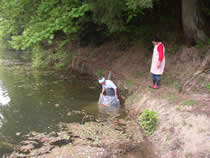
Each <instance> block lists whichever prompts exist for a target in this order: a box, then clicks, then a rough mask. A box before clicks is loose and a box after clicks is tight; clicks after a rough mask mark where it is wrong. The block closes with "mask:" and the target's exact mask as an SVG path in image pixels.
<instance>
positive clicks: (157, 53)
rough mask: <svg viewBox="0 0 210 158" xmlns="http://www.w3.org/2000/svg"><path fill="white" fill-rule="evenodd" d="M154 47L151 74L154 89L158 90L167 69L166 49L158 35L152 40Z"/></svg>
mask: <svg viewBox="0 0 210 158" xmlns="http://www.w3.org/2000/svg"><path fill="white" fill-rule="evenodd" d="M152 43H153V45H154V49H153V57H152V64H151V69H150V72H151V73H152V80H153V85H152V88H154V89H158V88H159V86H160V80H161V75H162V74H163V72H164V68H165V47H164V45H163V43H162V42H161V40H160V38H159V37H158V36H157V35H156V36H153V38H152Z"/></svg>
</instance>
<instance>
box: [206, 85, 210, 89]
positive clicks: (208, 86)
mask: <svg viewBox="0 0 210 158" xmlns="http://www.w3.org/2000/svg"><path fill="white" fill-rule="evenodd" d="M206 88H207V89H208V90H209V91H210V83H207V84H206Z"/></svg>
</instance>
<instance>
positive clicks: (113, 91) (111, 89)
mask: <svg viewBox="0 0 210 158" xmlns="http://www.w3.org/2000/svg"><path fill="white" fill-rule="evenodd" d="M98 82H99V83H100V84H101V85H102V91H101V95H103V94H104V92H105V91H106V95H107V96H115V98H116V99H118V98H119V95H118V90H117V86H116V85H115V84H114V83H113V82H112V81H111V80H105V78H104V77H102V78H100V79H99V80H98Z"/></svg>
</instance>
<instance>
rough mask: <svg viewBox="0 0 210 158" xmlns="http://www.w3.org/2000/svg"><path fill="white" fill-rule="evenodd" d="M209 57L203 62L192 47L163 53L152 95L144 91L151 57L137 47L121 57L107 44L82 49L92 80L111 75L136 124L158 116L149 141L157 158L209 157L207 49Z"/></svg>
mask: <svg viewBox="0 0 210 158" xmlns="http://www.w3.org/2000/svg"><path fill="white" fill-rule="evenodd" d="M166 46H167V44H166ZM207 51H208V52H206V56H205V57H203V58H202V57H201V51H200V50H199V49H197V48H195V47H192V48H186V47H182V48H180V49H179V51H178V52H177V53H176V54H174V53H172V52H171V51H170V50H169V49H168V48H167V47H166V62H167V64H166V68H165V74H164V75H163V77H162V81H161V88H160V89H159V90H156V91H155V90H153V89H150V88H148V87H149V86H150V85H151V84H152V83H151V74H150V73H149V70H150V63H151V56H152V52H150V51H148V50H146V49H144V47H142V46H141V45H140V44H137V45H135V46H133V47H132V48H130V49H129V50H127V51H124V52H123V51H120V50H119V49H118V48H115V47H113V45H112V44H110V43H108V44H107V45H103V46H101V47H99V48H96V49H91V48H84V49H80V53H81V54H83V55H84V56H83V59H82V58H81V61H83V63H85V64H87V65H89V69H90V70H91V71H90V72H91V73H92V74H95V75H96V76H97V75H99V73H101V74H103V75H105V76H107V74H108V72H109V71H111V72H112V80H114V81H115V83H116V84H117V85H118V87H120V88H121V89H126V90H127V92H128V98H127V100H126V110H127V111H128V112H129V114H130V117H131V118H132V119H133V120H134V121H135V120H136V118H137V117H138V116H139V114H140V113H141V112H142V111H143V110H144V109H150V110H154V111H156V112H157V113H158V117H159V124H158V127H157V130H156V131H155V133H154V134H153V135H152V136H150V137H148V139H149V141H150V142H151V143H152V144H153V145H154V150H155V151H156V154H157V155H158V156H157V155H156V156H157V157H160V158H206V157H207V158H209V157H210V143H209V142H210V141H209V140H210V133H209V131H210V123H209V117H210V89H209V84H210V74H209V69H210V58H209V56H210V49H209V48H208V49H207ZM78 61H79V60H78ZM73 66H75V65H73ZM75 67H77V66H75ZM78 68H79V67H78ZM86 72H89V71H86ZM188 81H189V82H188ZM186 83H187V84H186Z"/></svg>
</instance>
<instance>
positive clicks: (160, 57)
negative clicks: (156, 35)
mask: <svg viewBox="0 0 210 158" xmlns="http://www.w3.org/2000/svg"><path fill="white" fill-rule="evenodd" d="M157 50H158V54H159V58H158V63H157V68H160V64H161V62H162V60H163V44H160V45H159V46H158V48H157Z"/></svg>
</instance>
